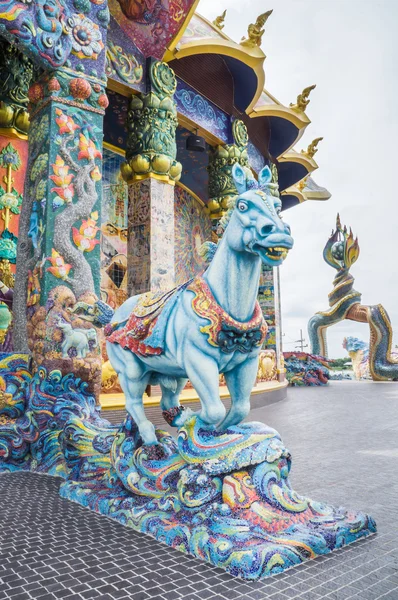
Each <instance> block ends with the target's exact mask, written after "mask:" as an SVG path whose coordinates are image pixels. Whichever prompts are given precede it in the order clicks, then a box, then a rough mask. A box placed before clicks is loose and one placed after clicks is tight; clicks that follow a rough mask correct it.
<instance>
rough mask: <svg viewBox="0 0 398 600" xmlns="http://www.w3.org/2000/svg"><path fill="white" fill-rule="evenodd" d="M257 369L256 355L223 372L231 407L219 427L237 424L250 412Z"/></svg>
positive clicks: (225, 427)
mask: <svg viewBox="0 0 398 600" xmlns="http://www.w3.org/2000/svg"><path fill="white" fill-rule="evenodd" d="M257 369H258V355H256V356H253V357H252V358H247V359H246V360H245V362H243V363H241V364H240V365H238V366H237V367H235V368H234V369H232V370H231V371H228V372H227V373H224V376H225V382H226V384H227V387H228V390H229V393H230V396H231V408H230V409H229V411H228V414H227V416H226V417H225V419H224V421H223V422H222V423H221V424H220V429H227V428H228V427H230V426H231V425H238V424H239V423H241V422H242V421H243V419H245V418H246V417H247V415H248V414H249V412H250V394H251V391H252V389H253V386H254V383H255V381H256V376H257Z"/></svg>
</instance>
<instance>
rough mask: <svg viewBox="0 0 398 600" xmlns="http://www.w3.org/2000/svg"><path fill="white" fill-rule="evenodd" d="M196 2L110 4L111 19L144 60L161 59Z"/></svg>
mask: <svg viewBox="0 0 398 600" xmlns="http://www.w3.org/2000/svg"><path fill="white" fill-rule="evenodd" d="M192 4H193V0H154V1H153V2H141V1H138V2H137V0H109V2H108V5H109V9H110V11H111V14H112V16H113V17H114V18H115V20H116V21H117V23H118V24H119V26H120V28H121V29H122V31H123V32H124V33H125V34H126V35H127V36H128V37H129V38H130V39H131V40H132V42H133V43H134V44H135V45H136V46H137V47H138V48H139V49H140V50H141V52H143V54H144V55H145V56H153V57H154V58H158V59H161V58H162V57H163V55H164V53H165V49H166V47H167V46H168V45H169V44H170V42H171V40H172V39H173V38H174V36H175V35H176V34H177V33H178V31H179V30H180V28H181V27H182V26H183V24H184V21H185V19H186V16H187V14H188V12H189V9H190V8H191V6H192Z"/></svg>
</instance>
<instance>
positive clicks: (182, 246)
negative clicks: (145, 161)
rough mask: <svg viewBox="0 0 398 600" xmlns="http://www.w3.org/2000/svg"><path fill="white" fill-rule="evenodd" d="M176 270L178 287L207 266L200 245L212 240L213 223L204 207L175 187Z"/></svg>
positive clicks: (187, 193)
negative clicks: (200, 251)
mask: <svg viewBox="0 0 398 600" xmlns="http://www.w3.org/2000/svg"><path fill="white" fill-rule="evenodd" d="M174 199H175V271H176V284H177V285H180V284H182V283H184V281H187V280H188V279H191V277H194V275H196V274H197V273H201V272H202V271H204V270H205V269H206V267H207V263H206V262H205V261H204V260H203V258H202V257H201V256H200V254H199V248H200V247H201V245H202V244H203V242H207V241H211V239H212V222H211V219H210V217H209V215H208V214H206V212H205V210H204V207H203V206H201V205H200V204H199V202H198V201H197V200H196V198H194V197H193V196H192V195H191V194H190V193H189V192H188V191H187V190H185V189H183V188H181V187H179V186H178V185H177V186H176V188H175V192H174Z"/></svg>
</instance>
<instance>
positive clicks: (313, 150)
mask: <svg viewBox="0 0 398 600" xmlns="http://www.w3.org/2000/svg"><path fill="white" fill-rule="evenodd" d="M322 140H323V137H319V138H315V139H314V140H313V141H312V142H311V144H310V145H309V146H308V148H307V150H302V151H301V154H304V155H305V156H307V157H308V158H314V156H315V154H316V153H317V152H318V148H317V146H318V144H319V142H321V141H322Z"/></svg>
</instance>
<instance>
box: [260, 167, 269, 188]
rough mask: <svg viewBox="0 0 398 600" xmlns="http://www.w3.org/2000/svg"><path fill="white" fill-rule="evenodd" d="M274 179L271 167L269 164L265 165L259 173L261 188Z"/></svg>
mask: <svg viewBox="0 0 398 600" xmlns="http://www.w3.org/2000/svg"><path fill="white" fill-rule="evenodd" d="M271 181H272V173H271V169H270V168H269V166H268V165H265V167H263V168H262V169H261V171H260V173H259V174H258V186H259V188H260V189H264V188H266V187H267V186H268V184H269V183H271Z"/></svg>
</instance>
